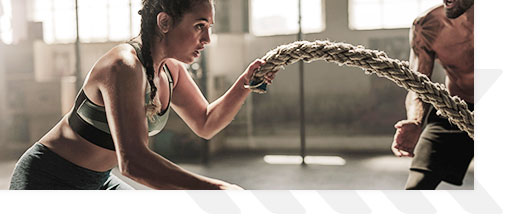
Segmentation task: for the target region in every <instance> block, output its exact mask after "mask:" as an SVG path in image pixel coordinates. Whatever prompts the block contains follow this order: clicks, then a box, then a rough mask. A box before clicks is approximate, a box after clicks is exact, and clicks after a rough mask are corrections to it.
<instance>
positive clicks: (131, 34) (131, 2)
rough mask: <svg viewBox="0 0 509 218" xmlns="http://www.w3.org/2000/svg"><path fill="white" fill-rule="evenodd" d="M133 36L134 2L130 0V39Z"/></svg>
mask: <svg viewBox="0 0 509 218" xmlns="http://www.w3.org/2000/svg"><path fill="white" fill-rule="evenodd" d="M133 36H134V34H133V1H132V0H129V37H130V38H132V37H133Z"/></svg>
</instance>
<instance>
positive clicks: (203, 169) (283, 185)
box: [0, 152, 474, 190]
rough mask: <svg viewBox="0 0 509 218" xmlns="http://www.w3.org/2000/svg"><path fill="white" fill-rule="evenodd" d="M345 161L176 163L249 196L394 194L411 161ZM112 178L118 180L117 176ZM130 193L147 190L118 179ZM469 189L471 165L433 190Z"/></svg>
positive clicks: (237, 157) (4, 175)
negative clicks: (456, 180) (461, 176)
mask: <svg viewBox="0 0 509 218" xmlns="http://www.w3.org/2000/svg"><path fill="white" fill-rule="evenodd" d="M333 155H338V156H341V157H342V158H343V159H345V160H346V164H345V165H343V166H323V165H307V166H304V167H303V166H301V165H274V164H268V163H266V162H265V161H264V160H263V155H261V154H248V153H229V154H220V155H216V156H214V157H213V158H212V159H211V160H210V163H209V164H208V165H202V164H196V163H179V165H180V166H182V167H184V168H185V169H187V170H189V171H192V172H194V173H198V174H201V175H205V176H209V177H213V178H217V179H221V180H224V181H228V182H230V183H235V184H238V185H239V186H241V187H243V188H244V189H249V190H275V189H279V190H282V189H284V190H302V189H307V190H314V189H316V190H319V189H322V190H323V189H325V190H388V189H389V190H400V189H403V187H404V184H405V182H406V178H407V173H408V172H407V170H408V166H409V164H410V161H411V159H409V158H397V157H394V156H393V155H391V154H389V153H386V152H382V153H380V152H375V153H365V152H350V153H342V154H333ZM15 161H16V158H15V157H13V156H11V157H2V158H0V190H1V189H8V187H9V181H10V175H11V173H12V169H13V168H14V165H15ZM113 173H114V174H116V175H118V174H119V173H118V170H117V169H114V170H113ZM119 177H121V178H123V179H124V180H125V181H126V182H127V183H129V184H130V185H132V186H133V187H134V188H136V189H148V188H147V187H145V186H143V185H140V184H137V183H135V182H133V181H132V180H130V179H128V178H125V177H123V176H121V175H119ZM473 188H474V171H473V163H472V164H471V166H470V169H469V171H468V174H467V176H466V177H465V180H464V185H463V186H460V187H458V186H453V185H449V184H446V183H442V184H441V185H440V186H439V187H438V189H441V190H450V189H466V190H472V189H473Z"/></svg>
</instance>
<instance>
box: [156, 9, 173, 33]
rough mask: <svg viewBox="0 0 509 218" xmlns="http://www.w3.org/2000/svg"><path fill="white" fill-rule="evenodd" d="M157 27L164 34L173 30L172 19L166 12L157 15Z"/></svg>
mask: <svg viewBox="0 0 509 218" xmlns="http://www.w3.org/2000/svg"><path fill="white" fill-rule="evenodd" d="M157 27H158V28H159V31H161V33H162V34H166V33H168V31H170V29H171V17H170V15H168V14H167V13H166V12H160V13H159V14H157Z"/></svg>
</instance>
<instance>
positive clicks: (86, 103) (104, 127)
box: [69, 42, 174, 151]
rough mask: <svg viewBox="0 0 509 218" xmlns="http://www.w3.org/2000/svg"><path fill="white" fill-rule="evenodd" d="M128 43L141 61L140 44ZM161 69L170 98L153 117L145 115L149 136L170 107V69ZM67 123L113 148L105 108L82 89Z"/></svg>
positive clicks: (163, 122)
mask: <svg viewBox="0 0 509 218" xmlns="http://www.w3.org/2000/svg"><path fill="white" fill-rule="evenodd" d="M129 44H130V45H131V46H133V47H134V49H135V50H136V54H137V56H138V58H139V59H140V61H143V59H142V57H141V49H140V45H139V44H138V43H136V42H129ZM163 70H164V72H165V73H166V76H167V77H168V82H169V85H170V88H169V91H170V100H169V101H168V105H167V106H166V109H165V110H164V111H162V112H160V113H157V114H156V115H155V116H154V117H153V119H149V118H148V117H147V123H148V134H149V136H153V135H155V134H157V133H159V132H160V131H161V130H162V129H163V128H164V126H165V125H166V122H167V121H168V116H169V114H170V113H169V112H168V111H169V108H170V101H171V96H172V94H173V85H174V84H173V78H172V76H171V73H170V70H169V69H168V67H167V66H166V65H163ZM143 71H144V72H145V68H143ZM147 83H148V81H147ZM149 101H150V86H149V84H147V88H146V90H145V105H147V104H148V103H149ZM69 124H70V126H71V128H72V129H73V130H74V131H75V132H76V133H77V134H79V135H80V136H81V137H83V138H85V139H86V140H88V141H90V142H92V143H93V144H95V145H97V146H100V147H103V148H106V149H109V150H113V151H114V150H115V145H114V143H113V138H112V137H111V134H110V128H109V126H108V121H107V119H106V111H105V108H104V107H103V106H99V105H96V104H94V103H93V102H92V101H90V99H88V97H87V96H86V95H85V92H83V89H81V90H80V92H79V93H78V96H77V97H76V102H75V104H74V108H73V111H72V112H71V115H70V116H69Z"/></svg>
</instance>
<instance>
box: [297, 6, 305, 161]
mask: <svg viewBox="0 0 509 218" xmlns="http://www.w3.org/2000/svg"><path fill="white" fill-rule="evenodd" d="M302 39H303V34H302V0H299V34H298V35H297V40H299V41H301V40H302ZM299 95H300V156H301V157H302V162H301V164H302V165H306V162H305V161H304V158H305V157H306V113H305V110H304V105H305V104H304V103H305V99H304V62H303V61H299Z"/></svg>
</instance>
